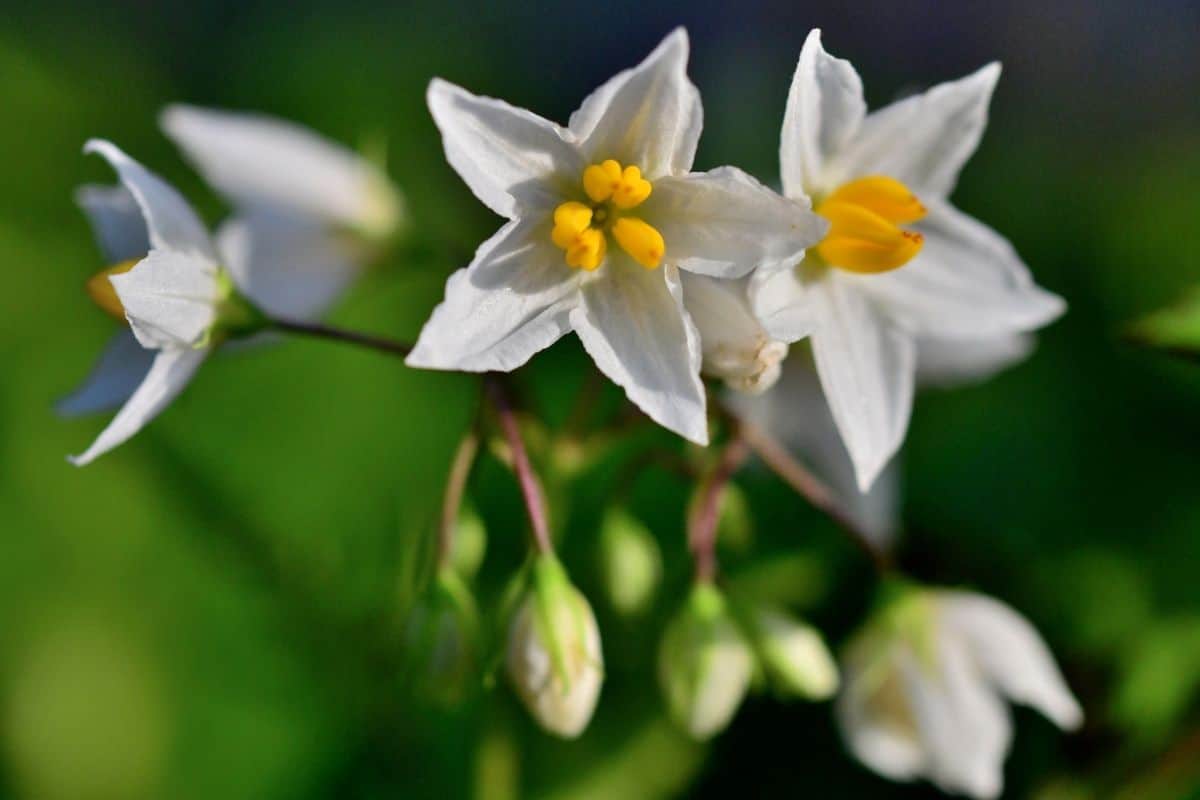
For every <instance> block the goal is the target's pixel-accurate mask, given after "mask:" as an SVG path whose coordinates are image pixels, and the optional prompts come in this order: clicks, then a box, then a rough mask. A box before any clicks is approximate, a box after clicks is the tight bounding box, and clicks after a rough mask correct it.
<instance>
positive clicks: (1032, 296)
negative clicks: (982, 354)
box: [848, 202, 1066, 339]
mask: <svg viewBox="0 0 1200 800" xmlns="http://www.w3.org/2000/svg"><path fill="white" fill-rule="evenodd" d="M928 205H929V216H928V217H926V218H925V219H924V220H922V221H921V223H920V224H919V225H918V226H917V227H918V228H919V229H920V230H921V232H922V233H924V234H925V246H924V247H923V248H922V250H921V252H920V253H919V254H918V255H917V257H916V258H914V259H913V260H912V261H911V262H910V263H908V264H905V265H904V266H903V267H901V268H900V269H897V270H893V271H892V272H888V273H885V274H882V275H855V276H848V277H850V278H851V279H853V280H855V282H856V283H858V285H859V286H861V287H862V288H863V290H864V291H867V292H869V293H870V294H871V295H872V296H873V297H875V298H876V299H877V301H878V303H879V305H880V306H881V307H883V308H885V309H886V311H887V313H888V315H889V316H891V317H892V318H893V319H895V320H896V321H898V322H900V323H902V324H903V325H905V326H906V327H908V328H909V329H910V330H912V331H913V332H914V333H916V334H918V335H921V336H927V337H938V338H961V339H980V338H991V337H996V336H1003V335H1005V334H1011V333H1017V332H1019V331H1029V330H1033V329H1035V328H1039V327H1041V326H1043V325H1046V324H1047V323H1049V322H1051V321H1052V320H1054V319H1055V318H1057V317H1058V316H1059V315H1060V314H1062V312H1063V310H1064V309H1065V308H1066V305H1065V304H1064V303H1063V301H1062V298H1060V297H1058V296H1057V295H1054V294H1051V293H1050V292H1047V291H1045V290H1044V289H1041V288H1040V287H1038V286H1037V285H1036V284H1035V283H1034V282H1033V278H1032V277H1030V274H1029V269H1028V268H1027V267H1026V266H1025V265H1024V264H1023V263H1022V262H1021V259H1020V257H1019V256H1018V255H1017V253H1016V251H1015V250H1013V247H1012V245H1011V244H1009V243H1008V242H1007V241H1006V240H1005V239H1004V237H1002V236H1000V234H998V233H996V232H995V231H993V230H992V229H991V228H989V227H987V226H986V225H984V224H983V223H981V222H979V221H978V220H976V219H973V218H972V217H969V216H967V215H966V214H964V213H962V212H961V211H958V210H957V209H955V208H954V207H953V206H951V205H950V204H949V203H941V202H933V203H929V204H928Z"/></svg>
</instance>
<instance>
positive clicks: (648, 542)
mask: <svg viewBox="0 0 1200 800" xmlns="http://www.w3.org/2000/svg"><path fill="white" fill-rule="evenodd" d="M662 571H663V566H662V553H661V552H660V550H659V547H658V540H657V539H655V538H654V535H653V534H651V533H650V531H649V530H647V529H646V526H645V525H643V524H642V523H641V522H640V521H638V520H637V519H636V518H634V517H633V516H631V515H630V514H629V512H627V511H625V510H624V509H622V508H613V509H610V510H609V511H608V513H607V514H605V515H604V522H603V524H602V525H601V527H600V572H601V576H602V578H603V582H604V587H605V589H606V590H607V592H608V599H609V601H610V602H611V603H612V607H613V608H614V609H616V611H617V612H619V613H621V614H624V615H626V616H633V615H636V614H640V613H642V612H644V611H645V610H646V609H647V608H648V607H649V606H650V604H651V602H653V600H654V593H655V591H657V589H658V584H659V582H660V581H661V580H662Z"/></svg>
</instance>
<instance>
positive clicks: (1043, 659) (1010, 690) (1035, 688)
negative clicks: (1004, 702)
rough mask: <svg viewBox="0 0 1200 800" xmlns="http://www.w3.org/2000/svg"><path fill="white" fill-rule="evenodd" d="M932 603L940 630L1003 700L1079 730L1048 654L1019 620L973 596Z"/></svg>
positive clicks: (1070, 698)
mask: <svg viewBox="0 0 1200 800" xmlns="http://www.w3.org/2000/svg"><path fill="white" fill-rule="evenodd" d="M938 598H939V601H938V602H939V608H940V609H941V615H942V618H943V620H944V622H945V624H946V625H948V626H950V627H952V628H953V629H954V631H955V633H956V634H957V635H958V636H959V637H961V638H962V639H963V640H964V641H965V642H966V643H967V645H968V647H969V649H970V653H971V655H972V657H973V658H974V660H975V662H976V664H977V665H978V667H979V668H980V669H981V670H982V671H983V673H984V674H985V675H986V676H987V677H988V679H989V680H991V681H992V682H993V683H994V684H995V685H996V686H998V687H999V688H1000V690H1001V691H1002V692H1004V694H1005V695H1007V696H1008V697H1009V698H1010V699H1011V700H1013V702H1016V703H1022V704H1024V705H1029V706H1033V707H1034V708H1036V709H1037V710H1039V711H1041V712H1042V713H1043V714H1045V715H1046V716H1047V717H1048V718H1050V719H1051V720H1053V721H1054V723H1055V724H1056V725H1058V727H1060V728H1063V729H1064V730H1072V729H1075V728H1077V727H1079V725H1080V724H1081V723H1082V722H1083V711H1082V709H1080V707H1079V703H1078V702H1077V701H1076V700H1075V697H1074V695H1072V694H1071V690H1070V689H1069V688H1067V684H1066V681H1064V680H1063V676H1062V673H1061V672H1059V670H1058V666H1057V665H1056V664H1055V663H1054V656H1052V655H1051V654H1050V649H1049V648H1048V647H1046V643H1045V642H1043V641H1042V638H1041V637H1040V636H1038V633H1037V631H1036V630H1034V628H1033V626H1032V625H1030V624H1029V622H1028V621H1027V620H1026V619H1025V618H1024V617H1022V616H1021V615H1020V614H1018V613H1017V612H1016V611H1014V610H1013V609H1011V608H1009V607H1008V606H1006V605H1004V604H1003V603H1001V602H999V601H998V600H994V599H992V598H990V597H985V596H983V595H980V594H975V593H973V592H960V591H944V592H939V594H938Z"/></svg>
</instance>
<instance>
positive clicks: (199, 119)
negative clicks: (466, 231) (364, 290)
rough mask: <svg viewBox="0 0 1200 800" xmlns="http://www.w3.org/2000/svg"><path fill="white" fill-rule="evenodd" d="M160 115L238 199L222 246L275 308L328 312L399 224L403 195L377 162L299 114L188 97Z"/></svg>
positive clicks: (215, 183) (214, 180)
mask: <svg viewBox="0 0 1200 800" xmlns="http://www.w3.org/2000/svg"><path fill="white" fill-rule="evenodd" d="M160 122H161V125H162V129H163V131H164V132H165V133H166V134H167V136H169V137H170V138H171V139H172V140H173V141H174V142H175V144H176V145H178V146H179V148H180V149H181V150H182V151H183V153H184V155H185V156H186V157H187V159H188V160H189V161H190V162H191V163H192V164H193V165H194V166H195V167H196V169H197V171H199V172H200V174H201V175H203V176H204V178H205V179H206V180H207V181H208V183H209V184H210V185H211V186H212V187H213V188H214V189H216V191H217V192H219V193H220V194H221V195H222V196H224V197H225V198H226V199H227V200H228V201H229V202H230V203H231V204H232V205H233V207H234V210H235V214H234V216H233V217H232V218H231V219H229V220H227V221H226V222H225V223H224V224H222V225H221V228H220V229H219V231H218V233H217V239H218V241H219V243H220V249H221V253H222V255H223V256H224V257H225V259H226V267H227V268H228V269H229V270H230V272H231V273H232V274H233V275H234V277H235V279H236V280H237V281H238V285H239V286H242V287H244V289H245V290H246V291H247V292H248V293H250V294H251V295H252V296H254V297H256V298H261V300H260V302H261V303H262V306H263V308H264V310H266V311H267V312H269V313H270V314H272V315H277V316H283V317H291V318H298V319H311V318H314V317H319V316H320V315H322V314H324V313H325V311H327V310H328V309H329V307H330V306H331V305H332V304H333V303H334V302H335V301H336V300H337V299H338V298H339V297H340V296H341V294H342V292H343V291H344V290H345V289H346V288H347V287H348V286H349V285H350V283H351V282H352V281H353V280H354V279H355V278H356V277H357V276H358V274H359V273H360V271H361V269H362V268H363V266H364V264H365V262H367V261H368V260H369V259H370V256H371V253H370V250H371V249H372V248H373V247H375V246H377V245H379V244H380V243H382V242H383V241H385V240H386V239H388V238H389V237H391V236H393V235H394V234H395V233H396V232H397V231H398V229H399V228H400V226H401V224H402V223H403V218H404V204H403V199H402V197H401V195H400V193H399V191H398V190H397V189H396V188H395V186H393V185H392V183H391V182H390V181H389V180H388V178H387V176H386V175H385V174H384V173H383V172H382V171H381V170H380V169H378V168H377V167H376V166H375V165H373V164H372V163H370V162H369V161H368V160H367V159H365V158H363V157H361V156H359V155H358V154H356V153H354V152H352V151H351V150H348V149H347V148H345V147H342V146H341V145H339V144H336V143H334V142H331V141H329V140H327V139H325V138H323V137H321V136H319V135H317V134H316V133H313V132H312V131H310V130H307V129H305V128H302V127H300V126H298V125H296V124H294V123H291V122H287V121H284V120H279V119H274V118H272V117H267V116H263V115H259V114H249V113H235V112H229V111H218V110H214V109H204V108H196V107H194V106H187V105H172V106H169V107H168V108H167V109H166V110H165V111H164V112H163V113H162V116H161V120H160Z"/></svg>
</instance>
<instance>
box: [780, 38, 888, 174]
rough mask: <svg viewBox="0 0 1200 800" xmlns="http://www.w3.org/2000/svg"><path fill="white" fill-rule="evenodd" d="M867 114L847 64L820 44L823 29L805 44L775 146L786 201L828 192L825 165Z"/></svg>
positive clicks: (859, 87) (860, 89)
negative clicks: (825, 183)
mask: <svg viewBox="0 0 1200 800" xmlns="http://www.w3.org/2000/svg"><path fill="white" fill-rule="evenodd" d="M866 113H867V102H866V100H864V99H863V87H862V80H861V79H860V78H859V77H858V73H857V72H855V71H854V67H853V66H851V64H850V62H849V61H845V60H843V59H840V58H834V57H833V56H831V55H829V54H828V53H826V52H825V48H824V47H822V46H821V31H819V30H813V31H812V32H810V33H809V34H808V38H807V39H806V40H805V41H804V47H803V49H801V51H800V61H799V63H797V64H796V74H795V75H794V76H793V77H792V87H791V90H790V91H789V92H788V99H787V111H786V112H784V115H783V133H782V136H781V138H780V146H779V169H780V176H781V177H782V179H783V191H784V194H786V195H787V196H788V197H802V196H805V195H806V194H807V193H809V192H812V191H819V190H828V189H830V188H832V187H829V186H826V185H824V184H823V183H822V175H823V173H824V171H825V164H826V162H828V161H829V160H830V159H831V158H833V157H834V156H835V155H836V154H837V153H838V152H839V151H840V150H841V149H842V148H843V147H845V146H846V143H847V142H848V141H850V139H851V138H852V137H853V136H854V135H855V134H856V133H858V129H859V126H860V125H861V124H862V121H863V118H864V117H865V116H866Z"/></svg>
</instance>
